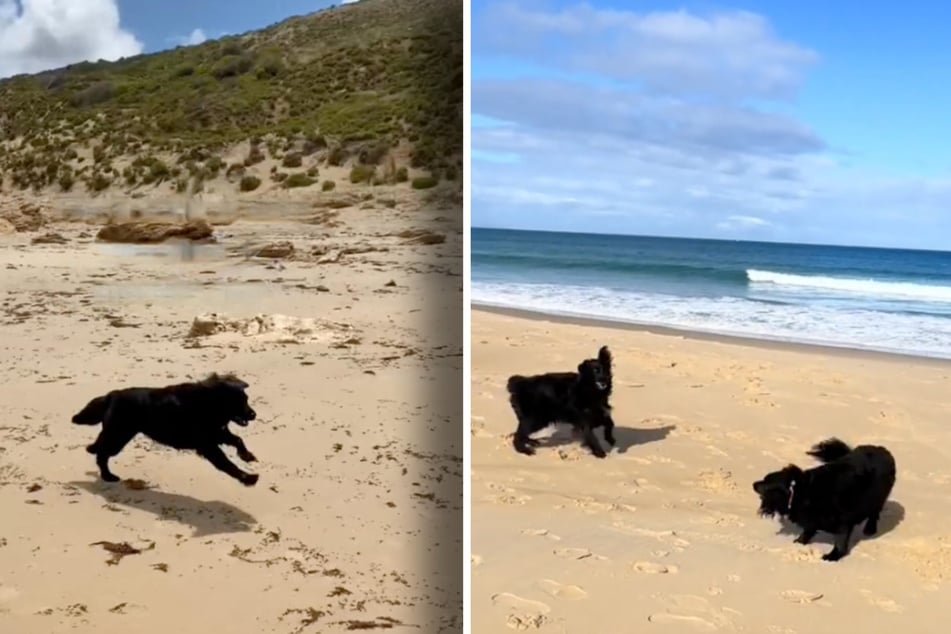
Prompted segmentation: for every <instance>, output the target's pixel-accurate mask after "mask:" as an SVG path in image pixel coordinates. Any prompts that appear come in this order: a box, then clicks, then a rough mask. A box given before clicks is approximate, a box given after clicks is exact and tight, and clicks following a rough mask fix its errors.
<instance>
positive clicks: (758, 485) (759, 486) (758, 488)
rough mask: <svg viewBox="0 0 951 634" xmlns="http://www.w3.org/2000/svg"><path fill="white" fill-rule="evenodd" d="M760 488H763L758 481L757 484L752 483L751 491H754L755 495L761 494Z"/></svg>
mask: <svg viewBox="0 0 951 634" xmlns="http://www.w3.org/2000/svg"><path fill="white" fill-rule="evenodd" d="M762 488H763V483H762V482H761V481H758V482H754V483H753V490H754V491H755V492H756V493H761V492H762V491H761V489H762Z"/></svg>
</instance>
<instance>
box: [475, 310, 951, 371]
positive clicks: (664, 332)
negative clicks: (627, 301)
mask: <svg viewBox="0 0 951 634" xmlns="http://www.w3.org/2000/svg"><path fill="white" fill-rule="evenodd" d="M470 310H471V311H472V312H483V313H490V314H495V315H501V316H504V317H514V318H517V319H529V320H532V321H549V322H551V323H555V324H566V325H574V326H587V327H596V328H610V329H614V330H622V331H628V332H642V333H648V334H653V335H659V336H662V337H677V338H683V339H688V340H692V341H705V342H709V343H721V344H727V345H740V346H744V347H748V348H757V349H761V350H764V349H765V350H777V351H784V352H799V353H803V354H823V355H827V356H835V357H839V358H848V359H856V360H863V361H888V362H892V363H896V362H905V363H915V364H918V365H931V366H938V367H949V368H951V359H944V358H941V357H928V356H923V355H918V354H914V353H910V352H907V353H906V352H888V351H883V350H868V349H864V348H854V347H847V346H835V345H831V344H817V343H804V342H802V343H801V342H796V341H779V340H774V339H761V338H757V337H749V336H743V335H726V334H719V333H713V332H703V331H698V330H689V329H687V328H678V327H676V326H658V325H654V324H645V323H638V322H626V321H615V320H611V319H603V318H599V317H576V316H570V315H556V314H552V313H545V312H541V311H536V310H529V309H524V308H506V307H502V306H492V305H489V304H481V303H479V302H475V301H472V302H470Z"/></svg>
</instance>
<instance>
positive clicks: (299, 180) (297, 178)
mask: <svg viewBox="0 0 951 634" xmlns="http://www.w3.org/2000/svg"><path fill="white" fill-rule="evenodd" d="M316 182H317V181H315V180H314V179H313V178H311V177H310V176H308V175H307V174H301V173H299V172H298V173H297V174H291V175H290V176H289V177H287V179H286V180H285V181H284V187H287V188H288V189H290V188H291V187H310V186H311V185H313V184H314V183H316Z"/></svg>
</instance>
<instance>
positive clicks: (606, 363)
mask: <svg viewBox="0 0 951 634" xmlns="http://www.w3.org/2000/svg"><path fill="white" fill-rule="evenodd" d="M598 361H599V362H600V363H601V366H602V367H604V371H605V372H607V373H608V374H610V373H611V361H612V357H611V351H610V350H608V347H607V346H601V349H600V350H598Z"/></svg>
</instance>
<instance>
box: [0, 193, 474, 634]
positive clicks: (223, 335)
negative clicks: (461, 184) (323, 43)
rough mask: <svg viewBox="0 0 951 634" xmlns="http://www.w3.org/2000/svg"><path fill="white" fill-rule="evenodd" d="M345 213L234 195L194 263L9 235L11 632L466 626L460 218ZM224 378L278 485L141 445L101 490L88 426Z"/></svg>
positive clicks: (427, 208) (406, 209)
mask: <svg viewBox="0 0 951 634" xmlns="http://www.w3.org/2000/svg"><path fill="white" fill-rule="evenodd" d="M401 192H403V193H401ZM346 196H350V199H348V200H349V202H348V200H343V199H344V198H346ZM328 197H329V196H323V197H321V199H326V198H328ZM340 198H341V200H343V202H340V201H338V203H340V204H337V205H333V206H331V207H322V208H316V207H315V206H314V205H313V204H312V203H313V199H311V200H309V201H301V200H298V201H297V202H296V203H295V202H294V201H284V202H283V203H282V202H281V201H271V204H264V203H263V202H262V203H260V204H255V203H253V202H247V201H244V202H241V203H240V204H238V203H237V202H235V201H232V202H233V203H234V206H232V207H229V209H230V211H232V212H234V213H233V215H232V217H229V218H224V219H222V218H220V217H219V218H217V219H215V218H214V217H213V218H212V219H213V220H215V221H216V222H217V223H218V224H217V226H216V227H215V231H216V236H217V241H216V243H215V244H210V245H195V246H194V247H193V248H192V249H191V252H192V253H191V257H190V259H188V258H183V254H184V253H185V250H184V247H183V246H182V245H178V244H174V243H166V244H164V245H159V246H148V247H139V246H130V245H120V244H105V243H101V242H97V241H96V240H95V234H96V231H97V230H98V229H99V227H98V226H97V225H95V224H86V223H84V222H79V221H73V222H63V221H56V220H55V218H54V221H52V222H51V223H47V224H46V225H45V226H43V227H41V228H38V229H36V230H30V231H20V232H12V231H9V226H8V231H7V233H6V234H5V235H0V354H2V356H3V358H4V361H5V362H4V363H3V364H2V365H0V386H2V388H0V391H2V393H3V395H4V397H3V403H4V409H5V411H4V417H3V418H4V420H3V421H2V422H0V516H2V517H3V520H2V522H0V630H2V631H3V632H5V633H10V634H14V633H15V634H34V633H35V634H49V633H52V632H67V631H68V632H81V633H90V634H92V633H95V634H109V633H118V632H143V633H158V632H179V633H181V634H190V633H197V632H207V631H209V630H214V631H221V632H234V633H248V634H252V633H254V634H256V633H259V632H275V633H288V634H290V633H306V632H332V631H348V630H354V629H379V628H390V627H392V626H394V625H396V624H405V625H406V626H407V627H410V626H415V627H410V629H415V630H417V631H421V632H458V631H461V624H460V621H461V599H462V597H461V575H462V572H461V570H462V566H461V562H462V558H463V554H462V551H461V541H462V527H461V503H462V500H461V488H462V484H461V477H462V473H461V470H462V463H461V455H462V429H463V427H462V420H461V417H462V412H461V376H462V375H461V368H462V357H461V354H462V351H461V340H462V338H461V325H462V321H461V297H462V294H461V290H462V277H461V272H462V260H461V252H462V248H461V245H462V233H461V232H462V226H461V223H462V219H461V216H462V214H461V211H460V209H459V207H458V206H456V204H455V203H451V204H450V203H447V204H440V203H439V202H438V201H437V202H434V203H424V202H421V201H420V199H419V197H418V196H415V195H410V193H409V192H408V191H406V189H405V188H404V189H399V188H394V190H393V191H392V192H390V191H389V190H388V189H387V188H378V189H374V192H373V195H371V196H363V197H355V194H341V195H340ZM305 203H306V204H305ZM156 204H157V205H158V206H162V205H163V201H157V202H156ZM170 204H171V203H167V204H165V206H168V205H170ZM93 205H94V203H92V202H90V203H88V204H87V205H85V206H86V207H88V208H92V207H93ZM75 206H76V207H83V206H84V205H83V204H82V201H78V202H77V203H76V205H75ZM226 206H227V205H226ZM50 208H51V210H52V212H54V214H55V212H56V211H57V208H56V201H55V200H54V201H52V202H51V203H50ZM92 215H93V216H95V215H96V214H95V213H93V214H92ZM57 236H58V237H57ZM421 236H422V237H421ZM432 236H443V237H444V241H442V242H440V241H439V240H438V239H434V238H433V237H432ZM37 238H40V239H39V240H37ZM284 242H289V243H291V245H292V247H293V250H292V251H290V252H289V251H288V250H287V248H286V245H284V246H282V245H281V243H284ZM268 244H271V245H275V244H276V245H277V248H272V249H270V250H269V251H264V252H263V257H255V253H258V252H259V251H260V249H261V247H263V246H265V245H268ZM211 313H214V315H209V314H211ZM199 317H201V319H200V320H199V325H200V327H199V328H197V329H195V330H193V326H194V325H195V323H196V322H195V320H196V318H199ZM209 324H210V325H209ZM213 371H219V372H226V371H232V372H235V373H236V374H237V375H238V376H240V377H241V378H242V379H244V380H246V381H247V382H249V383H250V385H251V386H250V388H249V390H248V393H249V395H250V399H251V405H252V406H253V407H254V408H255V409H256V410H257V413H258V420H256V421H254V422H253V423H251V425H250V426H249V427H247V428H244V429H240V428H239V429H238V430H237V433H239V434H240V435H241V436H242V437H243V438H244V439H245V440H246V442H247V444H248V447H249V448H250V449H251V451H253V452H254V453H255V454H256V455H257V457H258V459H259V462H257V463H254V464H252V465H250V467H249V468H250V470H252V471H255V472H257V473H259V474H260V476H261V479H260V482H259V483H258V485H257V486H256V487H253V488H247V487H243V486H241V485H240V484H238V483H236V482H235V481H233V480H232V479H230V478H229V477H227V476H226V475H224V474H222V473H220V472H218V471H216V470H215V469H214V468H213V467H212V466H211V465H210V464H208V463H207V462H205V461H204V460H202V459H200V458H198V457H196V456H194V455H190V454H188V453H186V452H176V451H173V450H170V449H166V448H162V447H159V446H156V445H154V444H153V443H152V442H151V441H149V440H147V439H145V438H141V437H140V438H139V439H137V440H136V441H134V442H133V443H132V444H130V445H129V447H128V448H127V449H126V450H125V451H124V452H122V453H121V454H120V455H119V456H118V457H117V458H115V459H114V460H113V461H112V468H113V470H114V471H115V472H116V473H117V474H118V475H119V476H120V477H122V478H124V479H125V480H126V481H125V482H121V483H118V484H105V483H103V482H101V481H100V480H99V479H98V476H97V473H96V470H95V464H94V460H93V457H92V456H90V455H88V454H87V453H86V452H85V451H84V447H85V445H87V444H88V443H89V442H90V441H91V439H92V438H93V437H94V434H95V433H97V428H89V427H81V426H77V425H72V424H70V417H71V416H72V415H73V414H74V413H75V412H76V411H78V410H79V408H81V407H82V406H83V405H84V404H85V403H86V402H87V401H88V400H89V399H91V398H92V397H94V396H98V395H100V394H103V393H105V392H107V391H108V390H110V389H113V388H117V387H124V386H132V385H145V386H161V385H166V384H170V383H178V382H181V381H186V380H192V379H198V378H202V377H204V376H205V375H207V374H208V373H210V372H213ZM226 452H227V453H228V454H229V456H231V457H232V458H233V459H234V452H233V451H231V450H226ZM454 562H459V564H458V565H454Z"/></svg>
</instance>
